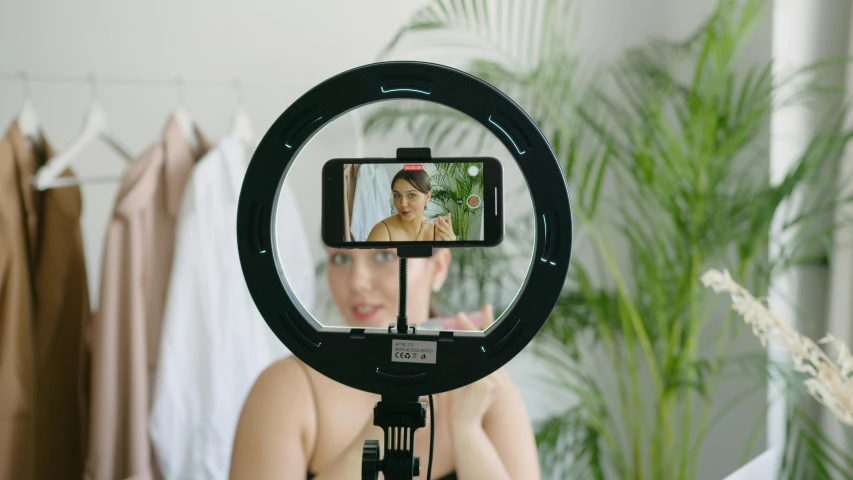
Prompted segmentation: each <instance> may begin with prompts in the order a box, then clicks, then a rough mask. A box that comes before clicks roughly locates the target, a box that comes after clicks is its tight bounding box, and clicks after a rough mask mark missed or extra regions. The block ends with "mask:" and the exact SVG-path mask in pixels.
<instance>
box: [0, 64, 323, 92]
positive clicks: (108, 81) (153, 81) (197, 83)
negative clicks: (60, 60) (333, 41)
mask: <svg viewBox="0 0 853 480" xmlns="http://www.w3.org/2000/svg"><path fill="white" fill-rule="evenodd" d="M0 81H2V82H10V83H11V82H20V83H21V86H22V88H23V93H24V95H25V96H29V94H30V91H29V90H30V84H31V83H71V84H89V85H92V88H96V87H97V86H98V85H118V86H137V87H170V86H173V87H176V88H178V89H179V91H180V90H182V89H184V88H187V87H190V88H219V89H237V90H240V89H243V88H250V89H281V88H283V87H298V86H306V85H313V84H314V83H316V81H308V80H306V81H305V82H293V81H292V80H291V81H288V82H254V81H253V82H244V81H243V80H242V79H240V78H239V77H238V78H235V79H233V80H231V81H224V80H192V81H185V79H184V78H183V77H181V76H176V77H172V78H168V77H166V78H153V77H149V78H144V77H109V76H106V77H103V76H100V75H95V74H94V73H88V74H61V73H37V74H30V73H29V72H28V71H26V70H23V71H19V72H0Z"/></svg>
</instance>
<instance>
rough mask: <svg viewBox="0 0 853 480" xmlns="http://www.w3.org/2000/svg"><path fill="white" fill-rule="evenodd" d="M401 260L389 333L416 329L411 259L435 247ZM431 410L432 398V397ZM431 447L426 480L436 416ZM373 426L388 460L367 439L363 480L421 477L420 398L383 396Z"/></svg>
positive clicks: (403, 253) (405, 252) (401, 252)
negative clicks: (410, 309)
mask: <svg viewBox="0 0 853 480" xmlns="http://www.w3.org/2000/svg"><path fill="white" fill-rule="evenodd" d="M397 255H398V256H399V257H400V302H399V312H398V314H397V324H396V325H393V324H392V325H389V326H388V333H393V330H394V329H395V327H396V331H397V333H404V334H405V333H409V330H410V329H411V332H412V334H414V333H415V332H416V331H417V327H416V326H415V325H412V326H411V327H409V324H408V317H407V316H406V293H407V286H408V285H407V284H408V278H407V275H408V266H409V264H408V258H410V257H430V256H432V246H425V247H401V248H398V249H397ZM430 410H432V396H430ZM430 423H431V426H430V448H429V452H430V453H429V455H430V458H429V467H428V473H427V478H429V476H430V474H431V473H432V472H431V471H432V451H433V440H434V435H435V427H434V423H435V419H434V415H430ZM373 424H374V425H376V426H377V427H381V428H382V430H383V432H384V439H383V441H384V445H385V457H384V458H382V459H380V458H379V454H380V449H379V442H378V441H377V440H366V441H365V442H364V447H363V449H362V457H361V478H362V480H377V479H378V478H379V472H382V473H383V474H384V475H385V480H412V478H413V477H418V476H420V470H421V461H420V458H418V457H415V456H414V452H415V431H416V430H417V429H418V428H423V427H424V426H426V407H425V405H424V403H423V402H420V401H419V400H418V399H417V398H394V397H388V396H384V395H383V396H382V399H381V400H380V401H379V402H377V403H376V406H375V407H374V408H373Z"/></svg>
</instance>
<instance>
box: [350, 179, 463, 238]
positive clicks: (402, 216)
mask: <svg viewBox="0 0 853 480" xmlns="http://www.w3.org/2000/svg"><path fill="white" fill-rule="evenodd" d="M391 193H392V195H393V198H394V207H395V208H396V209H397V214H396V215H391V216H390V217H388V218H386V219H385V220H381V221H380V222H379V223H377V224H376V225H375V226H374V227H373V229H372V230H371V231H370V234H369V235H368V236H367V241H368V242H390V241H395V242H399V241H448V242H449V241H454V240H456V234H455V233H453V224H452V223H451V218H450V214H447V218H444V217H440V216H439V217H436V218H435V219H434V222H433V221H431V220H430V219H427V217H426V216H425V215H424V210H425V209H426V205H427V203H428V202H429V199H430V198H432V183H431V182H430V179H429V174H427V173H426V172H425V171H423V170H400V171H399V172H397V174H396V175H394V178H393V179H392V180H391Z"/></svg>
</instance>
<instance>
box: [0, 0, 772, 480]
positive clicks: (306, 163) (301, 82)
mask: <svg viewBox="0 0 853 480" xmlns="http://www.w3.org/2000/svg"><path fill="white" fill-rule="evenodd" d="M423 3H424V2H423V1H400V0H361V1H333V0H311V1H304V0H303V1H295V0H291V1H277V2H270V1H265V0H245V1H242V2H231V1H225V0H208V1H193V0H150V1H147V2H107V1H96V0H78V1H75V2H67V1H62V0H28V1H21V0H19V1H12V0H6V1H4V2H0V59H2V62H0V72H4V73H6V72H17V71H20V70H27V71H29V72H30V73H31V74H33V75H36V74H39V73H50V74H54V73H55V74H70V75H84V74H87V73H89V72H94V73H96V74H97V75H98V76H99V77H100V78H103V79H117V78H119V79H122V78H123V79H136V78H142V79H148V78H155V79H171V78H175V77H178V76H181V77H183V78H184V79H185V81H186V82H187V87H186V88H185V91H186V94H185V105H186V107H187V109H188V110H189V111H190V113H191V114H192V115H193V116H194V118H195V119H196V120H197V121H198V123H199V125H200V127H201V129H202V131H203V132H205V133H206V134H207V135H208V136H209V137H210V138H211V139H214V140H215V139H216V138H218V137H219V136H220V135H221V134H223V133H224V132H225V131H226V129H227V126H228V123H229V120H230V116H231V115H232V113H233V110H234V107H235V104H236V101H237V94H236V92H235V91H234V90H231V89H228V88H223V87H221V86H202V85H197V84H196V83H198V82H229V81H231V80H232V79H234V78H240V79H242V80H243V82H244V83H246V84H247V86H246V87H245V88H244V91H245V97H246V102H247V108H248V110H249V112H250V114H251V116H252V119H253V121H254V124H255V126H256V130H257V132H258V133H261V132H263V131H264V130H265V129H266V127H267V126H269V125H270V124H271V123H272V121H273V120H274V119H275V118H276V117H277V116H278V115H279V114H280V113H281V112H282V111H283V110H284V109H285V108H286V107H287V106H288V105H289V104H290V102H291V101H293V100H294V99H296V98H297V97H298V96H299V95H300V94H301V93H303V92H304V91H306V90H307V89H308V88H310V87H311V86H312V85H314V84H315V83H317V82H318V81H320V80H322V79H325V78H327V77H329V76H331V75H333V74H335V73H338V72H340V71H343V70H346V69H348V68H351V67H355V66H358V65H361V64H365V63H370V62H372V61H374V60H375V58H376V54H377V53H378V52H379V51H380V49H381V47H382V46H383V45H384V44H385V42H387V40H388V39H390V38H391V36H392V35H393V33H395V31H396V29H397V28H398V26H399V25H401V24H402V23H403V22H404V21H405V20H406V19H407V18H408V17H409V15H410V14H411V13H412V12H414V11H415V10H416V9H417V8H419V6H420V5H422V4H423ZM713 5H714V2H713V1H712V0H699V1H697V0H691V1H689V2H687V1H683V0H582V1H580V6H581V11H580V17H579V18H580V22H579V23H578V26H577V29H578V34H577V45H578V48H579V50H580V51H581V52H582V53H583V59H582V60H583V62H584V63H583V67H584V68H588V69H592V68H595V67H596V66H599V65H601V64H602V62H605V61H610V60H612V59H613V58H614V57H615V56H616V55H618V54H619V52H621V51H622V50H623V49H624V48H625V47H627V46H629V45H634V44H636V43H637V42H639V41H642V39H644V38H646V37H647V36H648V35H650V34H661V35H664V36H679V37H680V36H682V35H684V34H686V33H688V32H690V31H691V30H692V29H693V28H695V26H696V25H697V24H698V23H699V22H700V21H702V20H703V19H704V17H705V16H706V15H707V13H708V12H710V11H711V9H712V8H713ZM757 37H758V42H757V44H758V46H757V47H756V48H755V50H754V51H752V52H751V53H750V57H751V58H753V59H766V58H767V55H769V38H770V37H769V29H768V28H765V29H762V30H760V31H759V32H758V34H757ZM433 60H438V59H433ZM31 90H32V100H33V102H34V104H35V106H36V109H37V111H38V112H39V114H40V118H41V119H42V122H43V124H44V127H45V131H46V133H47V135H48V137H49V139H50V141H51V142H53V144H54V145H55V146H57V147H58V148H59V149H60V150H61V149H62V148H63V147H64V146H65V145H67V144H68V143H69V142H70V141H71V140H72V139H73V138H74V137H75V135H76V134H77V133H78V131H79V129H80V128H81V122H82V118H83V115H84V113H85V111H86V109H87V106H88V105H89V103H90V101H91V94H90V90H91V89H90V86H89V85H87V84H80V83H47V82H32V83H31ZM98 96H99V101H100V103H101V105H102V106H103V107H104V109H105V110H106V112H107V115H108V117H109V129H110V131H111V132H112V133H113V134H114V135H115V137H117V138H118V139H119V140H120V141H121V142H122V143H123V144H125V145H126V146H127V147H129V148H130V149H131V150H132V151H133V152H136V153H138V152H140V151H141V150H142V149H143V148H145V146H146V145H148V144H149V143H150V142H151V141H152V140H154V139H155V138H157V136H158V134H159V133H160V131H161V129H162V127H163V125H164V122H165V120H166V117H167V114H168V113H169V112H170V111H171V110H172V109H173V108H174V107H175V104H176V101H177V100H176V99H177V89H176V88H175V87H174V86H172V85H168V84H164V85H159V86H150V85H148V86H145V85H113V84H102V85H100V87H99V88H98ZM20 103H21V85H20V83H18V82H10V81H0V122H2V121H9V120H11V119H12V118H13V117H14V115H15V114H16V113H17V111H18V109H19V108H20ZM3 119H7V120H3ZM401 138H402V137H401ZM397 140H399V141H402V140H400V139H397ZM396 146H405V145H399V144H397V143H396V142H395V139H388V141H387V142H369V143H368V144H367V145H365V151H364V154H365V155H374V156H386V157H390V156H393V155H394V148H395V147H396ZM354 148H355V136H354V128H353V124H352V123H350V122H349V120H348V119H346V118H343V119H339V120H337V121H335V122H334V123H333V124H332V125H330V126H329V127H328V128H327V129H325V130H324V131H323V132H321V133H320V134H319V135H318V136H317V137H316V138H315V139H314V140H313V141H312V142H311V144H310V145H309V146H308V147H306V149H305V150H304V152H303V154H304V158H302V159H300V160H299V162H298V163H297V165H296V166H294V169H293V170H292V174H293V175H294V178H297V177H298V178H300V179H303V178H304V179H308V180H305V181H298V182H296V181H294V182H293V183H292V185H293V187H294V189H295V191H296V192H297V195H298V198H299V201H300V204H301V208H302V209H303V212H304V214H305V219H306V227H307V229H308V233H309V235H310V236H311V238H313V239H314V240H315V242H314V245H315V251H314V253H315V256H316V258H318V259H319V258H321V255H322V253H323V252H322V246H321V244H320V241H319V232H320V228H319V220H320V208H319V201H318V200H319V198H318V189H317V186H316V184H315V183H313V182H312V181H311V180H310V179H311V178H319V168H320V166H321V164H322V161H323V160H325V159H329V158H335V157H347V156H352V155H353V154H354ZM499 158H501V157H499ZM505 158H508V156H506V155H505V154H504V156H503V157H502V159H505ZM124 167H125V165H124V164H123V163H122V161H121V160H118V159H116V158H115V157H114V156H112V154H111V153H110V152H109V151H108V150H107V149H106V147H104V146H102V145H93V146H91V147H89V148H88V149H87V151H86V152H85V153H84V154H83V155H82V156H81V157H80V159H79V161H78V162H77V163H76V164H75V169H76V171H77V172H78V174H79V175H80V176H91V175H104V174H116V175H119V174H120V173H121V171H122V169H123V168H124ZM115 194H116V184H107V185H87V186H85V187H84V188H83V195H84V216H83V231H84V240H85V249H86V255H87V264H88V267H89V274H90V278H91V283H92V294H93V299H95V300H96V299H97V285H98V279H99V271H100V260H101V258H100V257H101V245H102V242H103V237H104V228H105V226H106V223H107V221H108V218H109V215H110V212H111V210H112V204H113V200H114V197H115ZM582 255H583V248H581V249H579V250H577V251H576V253H575V254H574V256H575V257H578V256H582ZM510 369H511V372H512V374H513V376H514V378H515V379H516V381H517V383H518V384H519V385H520V386H521V388H522V393H523V395H524V398H525V400H526V402H527V405H528V409H529V410H530V411H531V415H532V416H533V417H534V419H536V418H542V417H543V416H545V415H546V413H547V412H548V411H550V410H553V409H555V408H559V407H560V406H561V405H559V404H555V401H554V400H553V398H549V397H548V396H546V395H542V394H539V393H537V391H538V389H537V387H536V381H535V380H534V379H533V378H532V375H533V374H534V373H536V372H537V371H538V367H537V366H536V365H535V363H534V362H533V361H532V360H531V358H530V357H529V356H526V355H522V356H520V357H519V358H518V359H516V360H515V361H514V362H513V363H512V365H511V367H510ZM763 408H764V407H763V404H762V403H761V402H759V403H754V402H753V403H749V404H747V406H746V407H744V408H742V409H740V410H735V411H733V412H732V414H731V415H730V416H729V417H727V420H726V421H724V422H722V424H721V426H720V430H721V431H730V432H738V431H741V430H742V425H743V424H744V423H745V422H746V421H751V420H753V419H754V418H756V417H757V416H760V415H763ZM741 436H742V434H741ZM740 446H741V443H740V442H736V441H732V439H731V437H729V436H726V437H714V441H713V442H712V444H711V445H710V446H709V447H708V449H707V454H708V455H707V457H706V461H705V462H704V463H703V469H702V470H703V473H702V475H701V478H707V479H713V478H720V477H722V476H723V475H724V474H725V473H727V472H728V471H730V470H732V468H731V467H733V466H734V465H735V462H736V460H734V459H735V458H738V457H739V456H740V453H741V452H740V450H739V449H740Z"/></svg>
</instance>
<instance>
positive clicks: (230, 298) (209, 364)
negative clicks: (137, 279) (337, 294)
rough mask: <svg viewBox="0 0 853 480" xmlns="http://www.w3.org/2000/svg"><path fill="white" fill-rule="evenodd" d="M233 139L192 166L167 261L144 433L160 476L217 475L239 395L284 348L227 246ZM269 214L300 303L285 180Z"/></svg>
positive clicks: (296, 234)
mask: <svg viewBox="0 0 853 480" xmlns="http://www.w3.org/2000/svg"><path fill="white" fill-rule="evenodd" d="M246 167H247V156H246V148H245V146H244V145H243V143H241V142H239V141H237V140H235V139H232V138H225V139H223V140H222V141H220V143H219V144H218V146H217V147H216V148H215V149H214V150H212V151H211V152H210V153H208V154H207V155H206V156H205V157H204V158H203V159H202V160H201V161H200V162H199V164H198V166H196V168H195V170H194V171H193V173H192V177H191V178H190V181H189V184H188V185H187V190H186V192H185V195H184V201H183V203H182V210H181V214H180V216H179V219H178V230H177V233H176V245H175V260H174V263H173V266H172V278H171V280H170V282H169V294H168V297H167V301H166V311H165V315H164V317H163V336H162V340H161V345H160V359H159V361H158V369H157V375H156V381H155V389H154V401H153V405H152V411H151V418H150V420H149V432H150V435H151V441H152V443H153V445H154V449H155V452H156V454H157V459H158V461H159V464H160V467H161V470H162V472H163V477H164V478H165V479H166V480H173V479H174V480H183V479H208V480H217V479H221V480H226V479H227V478H228V473H229V470H230V463H231V447H232V443H233V441H234V434H235V431H236V429H237V421H238V419H239V417H240V412H241V410H242V407H243V402H244V401H245V399H246V396H247V395H248V393H249V390H250V389H251V387H252V385H253V384H254V382H255V380H256V379H257V377H258V375H260V373H261V372H262V371H263V370H264V369H265V368H266V367H268V366H269V365H271V364H272V363H273V362H275V361H276V360H278V359H281V358H283V357H285V356H287V355H289V352H288V350H287V349H286V348H285V347H284V345H283V344H282V343H281V342H280V341H279V340H278V338H277V337H276V336H275V334H273V332H272V330H270V328H269V327H268V326H267V324H266V322H265V321H264V319H263V317H261V315H260V313H259V312H258V310H257V307H255V304H254V302H253V301H252V297H251V295H250V294H249V289H248V288H247V287H246V282H245V280H244V278H243V271H242V268H241V264H240V257H239V254H238V252H237V233H236V225H237V203H238V200H239V195H240V188H241V185H242V181H243V176H244V175H245V172H246ZM282 188H283V191H282V195H281V199H280V202H282V203H281V206H280V207H279V208H278V215H277V220H276V222H277V223H276V236H277V243H278V245H277V246H276V247H275V248H277V249H278V252H279V255H280V256H279V258H280V260H281V262H282V265H283V269H284V271H285V273H286V274H287V276H288V282H289V283H290V284H291V286H292V288H293V289H294V291H295V293H296V296H297V297H298V298H299V299H300V301H301V302H302V303H303V305H304V306H305V307H306V308H307V309H309V310H310V308H311V307H312V305H313V303H314V265H313V263H312V262H311V251H310V249H309V246H308V239H307V235H306V232H305V228H304V225H303V222H302V218H301V214H300V212H299V209H298V207H297V205H296V202H295V198H293V197H294V195H293V193H292V192H291V189H290V188H289V187H288V186H287V185H286V184H285V186H283V187H282Z"/></svg>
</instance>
